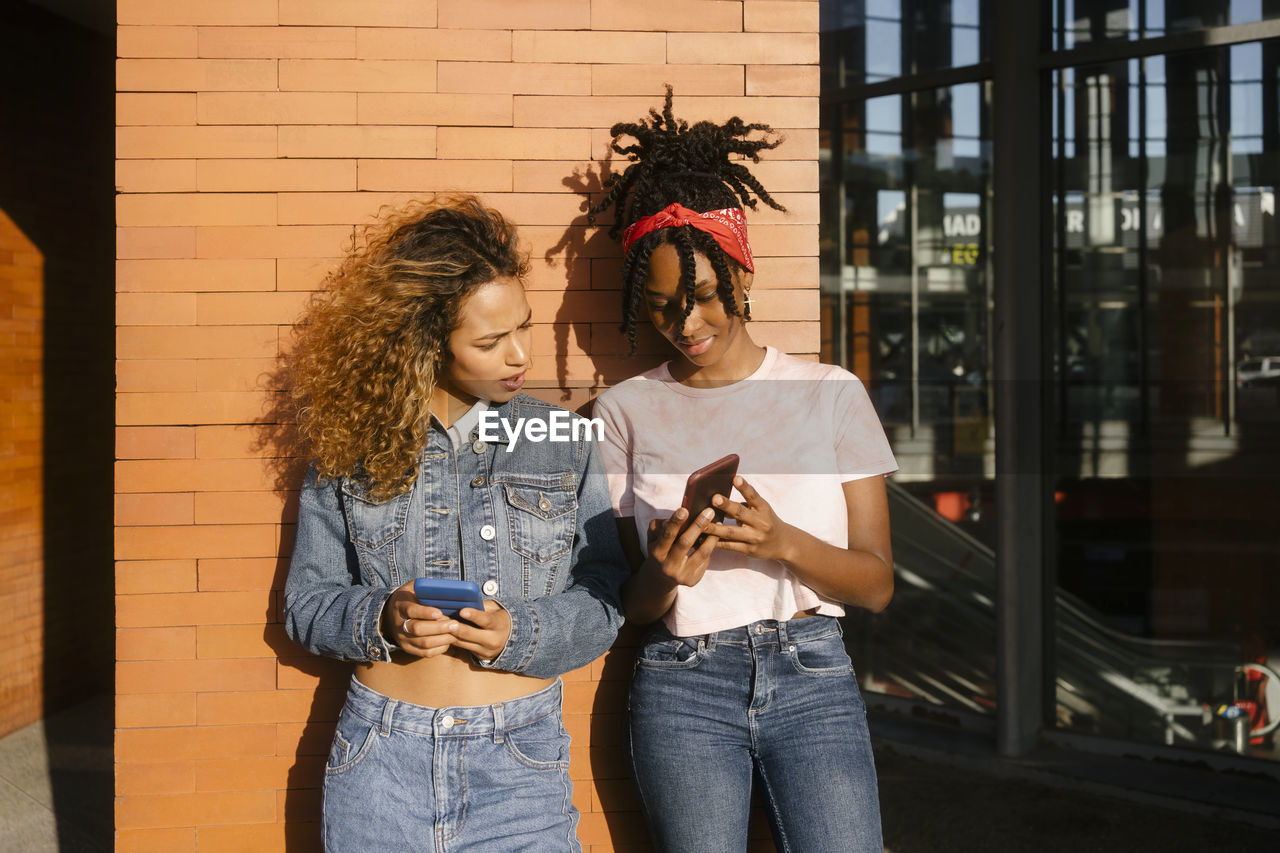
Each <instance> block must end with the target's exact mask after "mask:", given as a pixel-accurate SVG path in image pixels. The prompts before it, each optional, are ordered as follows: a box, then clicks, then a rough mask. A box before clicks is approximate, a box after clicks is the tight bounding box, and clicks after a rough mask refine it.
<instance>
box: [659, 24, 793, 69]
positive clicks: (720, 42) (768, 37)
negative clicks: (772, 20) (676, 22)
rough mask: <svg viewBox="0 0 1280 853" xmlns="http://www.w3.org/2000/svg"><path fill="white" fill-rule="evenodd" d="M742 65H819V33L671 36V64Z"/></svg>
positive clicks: (672, 34)
mask: <svg viewBox="0 0 1280 853" xmlns="http://www.w3.org/2000/svg"><path fill="white" fill-rule="evenodd" d="M726 56H731V57H733V60H734V62H738V63H742V64H744V65H805V64H814V65H816V64H817V62H818V33H817V31H816V30H814V31H810V32H802V33H671V34H670V35H668V36H667V56H666V59H667V60H669V61H671V62H677V63H679V62H687V63H690V64H695V65H696V64H708V63H710V64H719V63H721V62H723V61H724V57H726Z"/></svg>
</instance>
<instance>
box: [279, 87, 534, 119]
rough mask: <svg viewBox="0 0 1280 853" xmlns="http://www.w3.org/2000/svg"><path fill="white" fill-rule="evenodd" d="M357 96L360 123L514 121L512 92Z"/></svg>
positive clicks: (393, 93) (383, 93) (384, 93)
mask: <svg viewBox="0 0 1280 853" xmlns="http://www.w3.org/2000/svg"><path fill="white" fill-rule="evenodd" d="M356 97H358V98H359V122H358V123H359V124H392V125H394V124H430V125H481V126H490V125H493V126H509V125H510V124H511V115H512V104H511V99H512V96H511V95H457V94H439V93H423V94H410V93H395V92H391V93H387V92H362V93H360V94H359V95H357V96H356ZM298 123H301V122H298Z"/></svg>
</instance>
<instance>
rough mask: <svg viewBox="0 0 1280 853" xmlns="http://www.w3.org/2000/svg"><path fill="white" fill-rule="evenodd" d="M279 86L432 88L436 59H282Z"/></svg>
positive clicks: (343, 89) (370, 89)
mask: <svg viewBox="0 0 1280 853" xmlns="http://www.w3.org/2000/svg"><path fill="white" fill-rule="evenodd" d="M280 89H281V90H282V91H286V92H287V91H301V92H434V91H435V90H436V63H435V62H434V61H431V60H421V59H282V60H280Z"/></svg>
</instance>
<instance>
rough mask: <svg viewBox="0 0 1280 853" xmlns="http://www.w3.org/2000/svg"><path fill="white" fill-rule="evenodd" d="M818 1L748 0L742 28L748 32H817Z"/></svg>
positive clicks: (744, 7)
mask: <svg viewBox="0 0 1280 853" xmlns="http://www.w3.org/2000/svg"><path fill="white" fill-rule="evenodd" d="M818 9H819V5H818V4H817V3H813V2H809V0H746V2H744V3H743V4H742V28H743V29H744V30H746V31H747V32H774V33H816V32H818Z"/></svg>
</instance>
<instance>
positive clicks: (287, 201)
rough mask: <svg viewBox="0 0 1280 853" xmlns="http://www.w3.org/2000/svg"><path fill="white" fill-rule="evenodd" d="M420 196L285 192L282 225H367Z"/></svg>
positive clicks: (281, 213) (383, 193)
mask: <svg viewBox="0 0 1280 853" xmlns="http://www.w3.org/2000/svg"><path fill="white" fill-rule="evenodd" d="M418 197H419V195H418V194H416V193H387V192H353V193H281V194H280V195H279V197H278V198H279V205H280V211H279V220H280V224H281V225H329V224H339V223H348V224H352V225H365V224H371V223H372V222H374V220H375V219H376V218H377V216H378V214H379V212H380V211H381V210H382V209H383V208H384V207H391V208H396V209H398V208H400V207H403V206H404V205H405V204H406V203H407V202H409V201H410V200H412V199H416V198H418ZM295 298H299V299H300V298H301V297H295ZM290 319H292V318H290Z"/></svg>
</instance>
